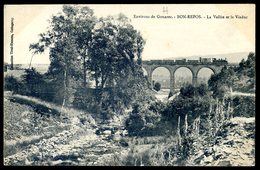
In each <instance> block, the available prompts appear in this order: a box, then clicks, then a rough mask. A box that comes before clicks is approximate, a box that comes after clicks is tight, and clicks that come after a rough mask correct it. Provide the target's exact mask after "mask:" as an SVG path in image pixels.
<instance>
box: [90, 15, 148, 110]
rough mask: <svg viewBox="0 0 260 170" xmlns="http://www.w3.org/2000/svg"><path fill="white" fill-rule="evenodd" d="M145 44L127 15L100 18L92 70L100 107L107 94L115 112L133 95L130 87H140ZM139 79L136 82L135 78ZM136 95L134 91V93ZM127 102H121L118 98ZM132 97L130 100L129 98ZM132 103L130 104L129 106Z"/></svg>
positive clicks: (93, 48) (91, 58)
mask: <svg viewBox="0 0 260 170" xmlns="http://www.w3.org/2000/svg"><path fill="white" fill-rule="evenodd" d="M143 45H144V40H143V39H142V37H141V35H140V33H139V32H137V31H136V30H135V29H134V28H133V26H132V25H131V24H130V22H129V19H128V18H127V17H125V16H124V15H123V14H119V15H118V16H108V17H106V18H100V19H99V20H98V22H97V24H96V25H95V27H94V30H93V35H92V41H91V43H90V49H89V56H90V57H89V60H88V66H89V70H90V72H91V76H92V77H93V78H94V79H95V82H96V90H97V92H98V94H97V95H96V97H97V104H98V105H100V107H101V105H102V100H103V96H104V94H105V93H104V92H106V94H108V100H109V101H110V103H111V105H112V109H114V106H115V105H118V104H116V103H115V102H122V103H127V102H124V99H126V98H128V95H130V93H129V90H130V89H131V88H132V87H130V86H129V85H130V84H133V83H137V84H139V83H140V82H137V81H136V80H137V79H138V78H140V77H142V78H144V77H143V76H140V69H141V65H140V63H141V62H140V60H141V52H142V50H143ZM135 77H136V78H135ZM131 92H132V93H133V90H131ZM120 96H121V97H123V99H121V101H120V99H119V100H117V98H120ZM129 97H130V96H129ZM128 103H129V102H128Z"/></svg>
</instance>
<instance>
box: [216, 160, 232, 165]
mask: <svg viewBox="0 0 260 170" xmlns="http://www.w3.org/2000/svg"><path fill="white" fill-rule="evenodd" d="M218 166H231V162H230V161H219V163H218Z"/></svg>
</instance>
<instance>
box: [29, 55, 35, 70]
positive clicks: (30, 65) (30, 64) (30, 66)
mask: <svg viewBox="0 0 260 170" xmlns="http://www.w3.org/2000/svg"><path fill="white" fill-rule="evenodd" d="M33 56H34V54H33V55H32V57H31V60H30V64H29V68H31V65H32V59H33Z"/></svg>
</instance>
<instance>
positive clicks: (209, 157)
mask: <svg viewBox="0 0 260 170" xmlns="http://www.w3.org/2000/svg"><path fill="white" fill-rule="evenodd" d="M213 160H214V158H213V156H211V155H210V156H207V157H204V159H203V162H204V163H206V164H208V163H211V162H212V161H213Z"/></svg>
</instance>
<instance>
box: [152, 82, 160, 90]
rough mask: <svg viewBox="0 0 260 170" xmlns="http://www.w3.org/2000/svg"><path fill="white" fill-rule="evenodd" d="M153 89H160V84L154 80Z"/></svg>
mask: <svg viewBox="0 0 260 170" xmlns="http://www.w3.org/2000/svg"><path fill="white" fill-rule="evenodd" d="M154 90H156V91H160V90H161V84H160V83H159V82H156V83H155V84H154Z"/></svg>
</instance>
